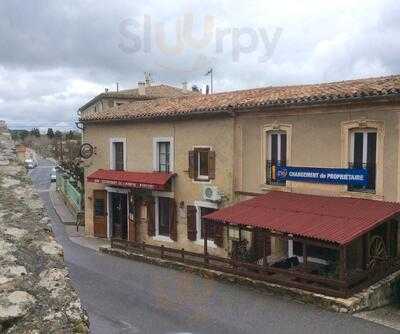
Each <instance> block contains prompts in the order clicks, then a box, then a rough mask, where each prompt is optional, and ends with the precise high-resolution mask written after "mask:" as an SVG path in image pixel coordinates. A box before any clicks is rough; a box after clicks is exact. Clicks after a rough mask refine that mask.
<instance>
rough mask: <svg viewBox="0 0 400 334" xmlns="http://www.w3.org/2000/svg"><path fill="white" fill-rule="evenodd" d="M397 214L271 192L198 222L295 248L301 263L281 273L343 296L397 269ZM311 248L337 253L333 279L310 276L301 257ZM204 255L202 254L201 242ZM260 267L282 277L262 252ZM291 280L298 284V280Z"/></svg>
mask: <svg viewBox="0 0 400 334" xmlns="http://www.w3.org/2000/svg"><path fill="white" fill-rule="evenodd" d="M399 213H400V204H399V203H391V202H384V201H374V200H367V199H357V198H347V197H327V196H316V195H305V194H296V193H289V192H280V191H271V192H269V193H267V194H264V195H259V196H257V197H254V198H252V199H250V200H246V201H242V202H239V203H236V204H234V205H232V206H230V207H226V208H223V209H220V210H218V211H216V212H213V213H211V214H209V215H207V216H205V217H204V218H205V219H206V220H207V221H212V222H214V223H215V224H224V225H226V226H228V227H230V226H236V227H237V228H239V231H240V232H241V231H242V230H248V231H253V232H254V231H256V230H258V231H262V233H263V236H264V240H265V241H264V242H265V244H266V240H267V238H269V237H271V236H272V237H275V238H278V239H284V240H292V241H294V242H297V244H301V245H302V260H303V261H302V262H303V263H302V264H301V265H299V266H294V267H291V268H290V270H287V271H286V272H287V273H288V274H289V273H290V274H293V273H294V272H296V271H297V272H301V273H302V275H300V277H303V278H304V280H303V282H307V283H311V284H312V282H317V283H318V284H319V286H321V285H323V284H324V282H325V281H326V283H327V284H328V285H329V286H330V287H332V286H337V287H339V288H340V290H342V291H346V294H349V293H350V291H354V290H355V289H359V288H361V287H362V286H365V285H369V284H372V283H373V282H374V281H377V280H378V279H380V278H382V277H384V276H386V275H387V274H389V273H390V272H392V271H394V270H395V269H397V268H398V267H399V265H400V261H399V257H398V246H397V245H398V243H397V239H398V237H397V235H398V222H397V220H396V218H397V217H398V215H399ZM239 235H241V233H239ZM206 238H207V236H205V239H206ZM311 247H320V248H324V249H331V250H335V251H337V252H338V259H337V261H338V265H339V267H338V268H337V269H338V273H337V277H335V276H333V277H332V275H331V277H329V279H326V280H324V279H318V277H317V275H315V271H311V269H310V267H312V266H311V265H310V264H309V263H308V258H309V256H308V254H307V253H308V250H309V249H310V248H311ZM204 252H205V254H207V253H208V251H207V241H206V240H205V242H204ZM262 264H263V267H264V268H268V270H267V272H269V273H270V274H271V275H274V273H275V274H279V275H280V276H284V275H285V271H283V270H280V269H279V270H278V271H274V270H273V267H274V264H272V265H271V263H268V261H267V252H266V251H264V254H263V261H262ZM307 268H308V269H310V270H309V271H308V270H307ZM254 269H256V268H254ZM274 269H275V268H274ZM311 273H312V274H311ZM279 275H276V277H278V276H279ZM292 276H294V279H295V280H297V281H299V276H298V275H292ZM283 281H284V280H283ZM287 282H288V283H290V279H288V281H287ZM330 283H332V284H330ZM336 283H337V284H336Z"/></svg>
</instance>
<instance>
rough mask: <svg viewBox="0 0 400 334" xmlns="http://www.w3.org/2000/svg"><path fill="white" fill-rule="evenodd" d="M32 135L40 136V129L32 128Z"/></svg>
mask: <svg viewBox="0 0 400 334" xmlns="http://www.w3.org/2000/svg"><path fill="white" fill-rule="evenodd" d="M31 136H34V137H40V131H39V129H38V128H33V129H32V130H31Z"/></svg>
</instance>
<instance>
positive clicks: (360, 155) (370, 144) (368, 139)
mask: <svg viewBox="0 0 400 334" xmlns="http://www.w3.org/2000/svg"><path fill="white" fill-rule="evenodd" d="M376 138H377V133H376V130H374V129H365V130H354V131H352V132H350V150H349V152H350V162H349V167H350V168H364V169H366V170H367V171H368V185H367V186H349V190H350V191H374V190H375V183H376V181H375V180H376Z"/></svg>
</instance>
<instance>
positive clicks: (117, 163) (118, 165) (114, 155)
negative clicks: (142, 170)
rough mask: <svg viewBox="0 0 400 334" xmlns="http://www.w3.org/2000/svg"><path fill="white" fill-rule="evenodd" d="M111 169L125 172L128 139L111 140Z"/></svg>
mask: <svg viewBox="0 0 400 334" xmlns="http://www.w3.org/2000/svg"><path fill="white" fill-rule="evenodd" d="M110 169H113V170H125V169H126V139H125V138H111V139H110Z"/></svg>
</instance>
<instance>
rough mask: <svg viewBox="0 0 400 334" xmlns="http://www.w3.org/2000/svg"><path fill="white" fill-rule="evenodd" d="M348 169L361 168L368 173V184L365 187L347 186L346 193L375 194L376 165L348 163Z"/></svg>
mask: <svg viewBox="0 0 400 334" xmlns="http://www.w3.org/2000/svg"><path fill="white" fill-rule="evenodd" d="M349 168H362V169H366V170H367V171H368V184H367V185H366V186H355V185H349V186H348V191H359V192H375V182H376V181H375V180H376V164H375V163H370V162H368V163H357V162H349Z"/></svg>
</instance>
